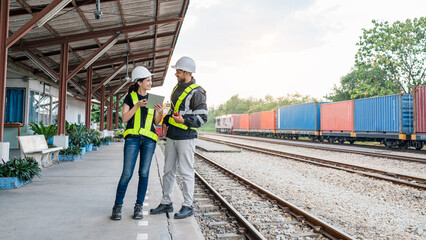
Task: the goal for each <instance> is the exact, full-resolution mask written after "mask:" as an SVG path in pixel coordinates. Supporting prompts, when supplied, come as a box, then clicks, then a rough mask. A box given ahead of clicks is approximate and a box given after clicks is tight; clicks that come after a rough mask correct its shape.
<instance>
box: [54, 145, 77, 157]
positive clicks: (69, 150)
mask: <svg viewBox="0 0 426 240" xmlns="http://www.w3.org/2000/svg"><path fill="white" fill-rule="evenodd" d="M81 152H82V150H81V147H79V146H75V145H73V146H70V147H69V148H67V149H62V150H61V151H59V154H60V155H74V156H77V155H80V154H81Z"/></svg>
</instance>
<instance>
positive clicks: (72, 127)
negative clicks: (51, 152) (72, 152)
mask: <svg viewBox="0 0 426 240" xmlns="http://www.w3.org/2000/svg"><path fill="white" fill-rule="evenodd" d="M65 130H66V133H67V134H68V135H69V138H70V141H71V144H72V145H73V146H78V147H82V146H84V144H88V143H89V144H90V140H89V138H88V135H87V133H86V132H87V131H88V129H87V128H86V127H85V126H84V125H83V124H77V123H73V124H68V123H67V124H66V129H65Z"/></svg>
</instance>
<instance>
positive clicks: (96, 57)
mask: <svg viewBox="0 0 426 240" xmlns="http://www.w3.org/2000/svg"><path fill="white" fill-rule="evenodd" d="M120 35H121V34H119V35H117V37H116V38H115V39H114V40H112V41H111V42H110V43H109V44H108V45H107V46H106V47H104V48H103V49H102V50H101V51H100V52H98V54H96V55H95V56H94V57H93V58H92V59H90V61H88V62H87V63H86V65H84V68H85V69H88V68H89V67H90V65H92V63H94V62H95V61H96V60H98V58H100V57H101V56H102V55H103V54H104V53H106V52H107V51H108V50H109V49H110V48H111V47H112V46H114V44H115V43H116V42H117V41H118V37H119V36H120Z"/></svg>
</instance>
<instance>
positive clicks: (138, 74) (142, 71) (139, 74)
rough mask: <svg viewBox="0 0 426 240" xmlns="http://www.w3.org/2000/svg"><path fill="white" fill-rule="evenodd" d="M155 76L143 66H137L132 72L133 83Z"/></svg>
mask: <svg viewBox="0 0 426 240" xmlns="http://www.w3.org/2000/svg"><path fill="white" fill-rule="evenodd" d="M152 75H153V74H152V73H150V72H149V71H148V69H146V67H143V66H137V67H135V69H133V71H132V81H133V82H136V81H137V80H138V79H145V78H147V77H151V76H152Z"/></svg>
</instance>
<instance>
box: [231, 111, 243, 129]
mask: <svg viewBox="0 0 426 240" xmlns="http://www.w3.org/2000/svg"><path fill="white" fill-rule="evenodd" d="M232 117H233V121H234V126H233V129H240V125H241V123H240V121H241V114H233V115H232Z"/></svg>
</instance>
